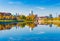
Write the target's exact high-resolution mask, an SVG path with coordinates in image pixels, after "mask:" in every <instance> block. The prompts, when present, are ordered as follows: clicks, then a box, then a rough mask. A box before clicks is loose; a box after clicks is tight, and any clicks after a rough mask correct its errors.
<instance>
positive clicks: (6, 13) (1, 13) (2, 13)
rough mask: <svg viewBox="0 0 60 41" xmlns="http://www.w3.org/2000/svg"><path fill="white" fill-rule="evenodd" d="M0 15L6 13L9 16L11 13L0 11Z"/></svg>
mask: <svg viewBox="0 0 60 41" xmlns="http://www.w3.org/2000/svg"><path fill="white" fill-rule="evenodd" d="M0 15H5V16H6V15H8V16H10V15H11V13H6V12H0Z"/></svg>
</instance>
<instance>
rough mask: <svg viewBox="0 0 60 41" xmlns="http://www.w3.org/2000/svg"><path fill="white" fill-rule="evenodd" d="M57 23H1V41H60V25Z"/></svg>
mask: <svg viewBox="0 0 60 41" xmlns="http://www.w3.org/2000/svg"><path fill="white" fill-rule="evenodd" d="M59 24H60V23H59ZM59 24H56V25H59ZM51 25H52V26H51ZM56 25H53V24H48V25H46V24H34V23H20V22H19V23H10V24H9V23H8V24H6V23H5V24H0V41H59V40H60V36H59V35H60V26H56ZM32 28H33V29H32Z"/></svg>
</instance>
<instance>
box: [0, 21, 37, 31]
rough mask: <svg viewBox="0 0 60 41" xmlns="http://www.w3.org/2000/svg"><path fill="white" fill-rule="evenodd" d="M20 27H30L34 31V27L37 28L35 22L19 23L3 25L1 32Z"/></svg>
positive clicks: (0, 27) (1, 25)
mask: <svg viewBox="0 0 60 41" xmlns="http://www.w3.org/2000/svg"><path fill="white" fill-rule="evenodd" d="M15 26H16V27H17V28H18V27H20V28H24V27H25V26H29V27H30V28H31V30H33V28H34V27H36V26H37V24H35V23H33V22H27V23H25V22H23V23H22V22H19V23H18V22H17V23H3V24H0V30H6V29H7V30H9V29H11V28H12V27H15Z"/></svg>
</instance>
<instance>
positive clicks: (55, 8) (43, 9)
mask: <svg viewBox="0 0 60 41" xmlns="http://www.w3.org/2000/svg"><path fill="white" fill-rule="evenodd" d="M31 10H33V12H34V14H37V15H38V16H49V14H52V15H53V16H58V15H59V14H60V0H0V12H10V13H12V14H13V15H15V14H16V13H19V14H24V15H29V13H30V11H31Z"/></svg>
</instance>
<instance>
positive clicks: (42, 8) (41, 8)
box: [36, 7, 46, 10]
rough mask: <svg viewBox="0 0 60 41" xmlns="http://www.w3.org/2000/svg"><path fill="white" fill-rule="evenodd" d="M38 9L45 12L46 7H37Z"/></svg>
mask: <svg viewBox="0 0 60 41" xmlns="http://www.w3.org/2000/svg"><path fill="white" fill-rule="evenodd" d="M36 8H37V9H40V10H45V9H46V8H44V7H36Z"/></svg>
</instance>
